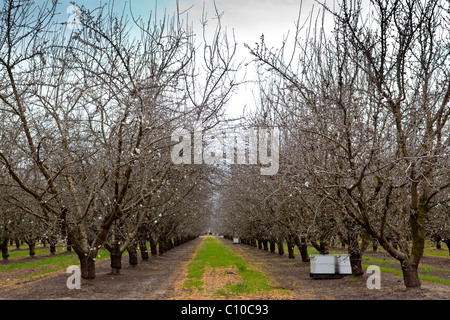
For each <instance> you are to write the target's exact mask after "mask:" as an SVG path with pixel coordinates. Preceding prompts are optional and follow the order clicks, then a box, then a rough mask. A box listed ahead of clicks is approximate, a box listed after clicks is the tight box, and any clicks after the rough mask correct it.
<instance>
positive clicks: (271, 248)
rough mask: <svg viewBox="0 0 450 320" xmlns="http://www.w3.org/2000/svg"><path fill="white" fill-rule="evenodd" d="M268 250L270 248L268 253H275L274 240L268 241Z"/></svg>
mask: <svg viewBox="0 0 450 320" xmlns="http://www.w3.org/2000/svg"><path fill="white" fill-rule="evenodd" d="M269 248H270V252H271V253H274V252H275V240H270V242H269Z"/></svg>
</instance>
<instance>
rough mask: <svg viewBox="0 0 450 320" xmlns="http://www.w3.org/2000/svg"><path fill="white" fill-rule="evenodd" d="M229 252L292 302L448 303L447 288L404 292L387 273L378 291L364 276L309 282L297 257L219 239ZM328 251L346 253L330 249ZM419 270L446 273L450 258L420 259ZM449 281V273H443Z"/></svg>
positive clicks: (375, 254) (383, 255)
mask: <svg viewBox="0 0 450 320" xmlns="http://www.w3.org/2000/svg"><path fill="white" fill-rule="evenodd" d="M221 240H222V241H223V242H224V243H225V244H227V245H229V246H230V247H231V248H232V250H233V251H234V252H235V253H237V254H239V255H241V256H242V257H244V259H246V260H247V261H252V262H253V263H254V264H255V266H256V267H257V268H258V269H259V270H260V271H262V272H263V273H265V274H266V275H267V276H269V277H271V278H272V279H273V280H274V281H276V282H277V283H278V284H279V286H280V287H281V288H284V289H287V290H292V291H293V294H292V296H291V297H290V298H291V299H295V300H309V299H312V300H328V299H331V300H450V286H448V285H444V284H437V283H432V282H428V281H422V288H421V289H420V290H406V288H405V286H404V284H403V279H402V277H401V276H397V275H394V274H391V273H386V272H382V274H381V289H379V290H376V289H373V290H370V289H368V288H367V285H366V281H367V276H365V275H363V276H360V277H354V276H346V277H344V278H341V279H313V278H311V277H310V272H309V271H310V265H309V263H304V262H301V258H300V255H297V256H296V257H295V258H294V259H289V258H288V257H287V254H285V255H282V256H280V255H279V254H278V253H271V252H270V251H264V250H261V249H258V248H255V247H251V246H248V245H242V244H233V243H232V241H229V240H226V239H221ZM331 250H332V251H341V252H343V253H346V250H345V249H344V250H342V249H340V248H332V249H331ZM364 256H365V257H366V256H367V257H371V258H375V259H388V260H392V257H390V256H389V255H388V254H386V253H383V252H369V251H368V252H366V253H365V254H364ZM421 265H422V266H433V267H435V268H442V269H447V270H448V269H450V258H447V257H431V256H424V257H423V258H422V262H421ZM389 267H390V268H392V269H396V268H397V269H398V270H400V265H399V264H397V265H393V264H390V265H389ZM442 272H444V273H445V276H446V277H447V279H450V272H445V271H442Z"/></svg>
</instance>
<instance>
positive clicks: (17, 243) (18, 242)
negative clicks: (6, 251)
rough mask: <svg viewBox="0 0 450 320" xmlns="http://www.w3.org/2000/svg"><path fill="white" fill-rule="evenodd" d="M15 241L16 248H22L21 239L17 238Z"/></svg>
mask: <svg viewBox="0 0 450 320" xmlns="http://www.w3.org/2000/svg"><path fill="white" fill-rule="evenodd" d="M15 242H16V249H20V241H19V240H16V241H15Z"/></svg>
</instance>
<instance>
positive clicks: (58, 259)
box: [0, 250, 109, 286]
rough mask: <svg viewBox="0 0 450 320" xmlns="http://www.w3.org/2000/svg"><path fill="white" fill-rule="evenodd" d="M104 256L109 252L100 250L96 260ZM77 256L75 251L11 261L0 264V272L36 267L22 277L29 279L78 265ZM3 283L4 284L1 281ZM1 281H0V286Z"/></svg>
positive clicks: (107, 256) (107, 255) (106, 256)
mask: <svg viewBox="0 0 450 320" xmlns="http://www.w3.org/2000/svg"><path fill="white" fill-rule="evenodd" d="M105 258H109V253H108V251H106V250H100V251H99V252H98V254H97V258H96V260H97V261H98V260H102V259H105ZM79 262H80V261H79V259H78V256H77V255H76V254H75V253H67V254H62V255H55V256H50V257H48V258H42V259H41V258H39V259H36V260H32V261H26V262H13V263H10V264H7V265H2V266H0V272H2V271H8V270H18V269H26V268H34V269H33V271H34V270H35V269H37V270H36V271H34V272H31V270H30V272H28V273H26V274H25V275H24V276H23V278H24V279H30V278H34V277H37V276H42V275H45V274H49V273H53V272H56V271H58V270H61V269H66V268H67V267H69V266H71V265H79ZM3 284H6V282H5V283H3ZM1 285H2V283H0V286H1Z"/></svg>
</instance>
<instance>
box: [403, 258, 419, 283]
mask: <svg viewBox="0 0 450 320" xmlns="http://www.w3.org/2000/svg"><path fill="white" fill-rule="evenodd" d="M402 272H403V281H404V283H405V286H406V288H407V289H412V288H418V289H419V288H420V285H421V283H420V279H419V272H418V266H417V265H415V264H412V263H407V262H402Z"/></svg>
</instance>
